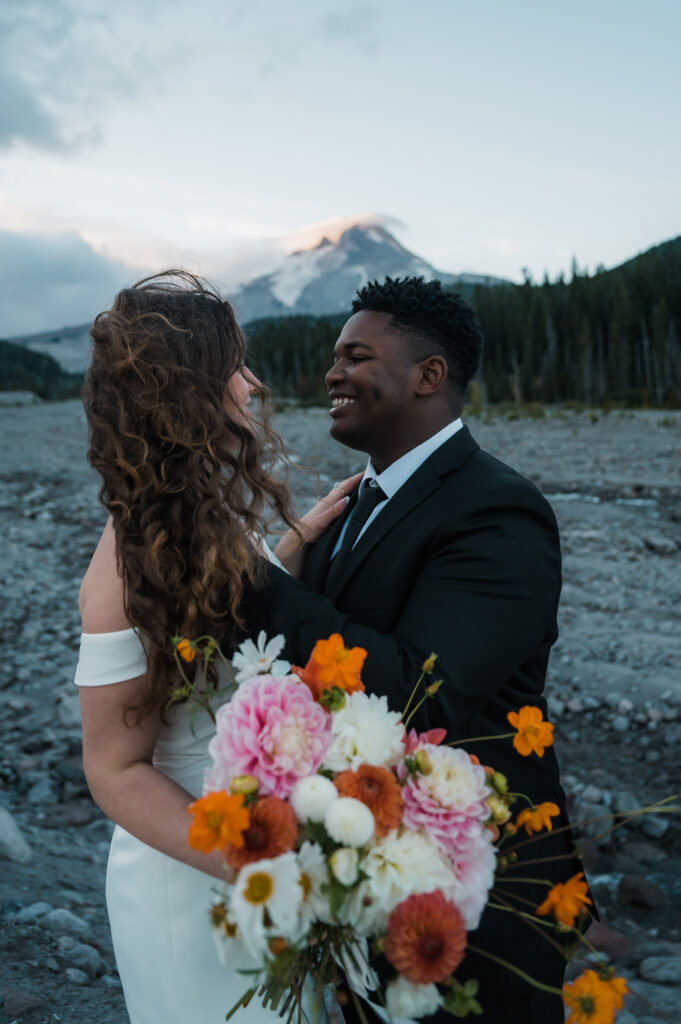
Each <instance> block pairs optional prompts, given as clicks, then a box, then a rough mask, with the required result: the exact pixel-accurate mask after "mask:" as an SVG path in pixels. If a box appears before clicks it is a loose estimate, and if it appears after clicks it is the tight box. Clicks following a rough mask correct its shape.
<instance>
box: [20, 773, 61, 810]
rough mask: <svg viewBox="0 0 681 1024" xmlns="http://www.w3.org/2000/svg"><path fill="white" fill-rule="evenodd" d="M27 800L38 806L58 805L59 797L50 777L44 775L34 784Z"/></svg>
mask: <svg viewBox="0 0 681 1024" xmlns="http://www.w3.org/2000/svg"><path fill="white" fill-rule="evenodd" d="M26 799H27V801H28V802H29V804H33V805H34V806H37V805H39V804H56V803H57V802H58V800H59V796H58V794H57V791H56V789H55V788H54V786H53V785H52V780H51V779H50V778H49V776H47V775H44V776H43V777H42V778H41V779H38V781H37V782H34V784H33V785H32V786H31V788H30V789H29V791H28V794H27V796H26Z"/></svg>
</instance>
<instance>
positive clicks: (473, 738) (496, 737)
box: [446, 732, 515, 747]
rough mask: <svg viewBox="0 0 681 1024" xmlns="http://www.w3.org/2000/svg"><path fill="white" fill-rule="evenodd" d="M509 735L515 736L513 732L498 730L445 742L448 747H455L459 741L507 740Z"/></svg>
mask: <svg viewBox="0 0 681 1024" xmlns="http://www.w3.org/2000/svg"><path fill="white" fill-rule="evenodd" d="M511 736H515V733H514V732H500V733H495V734H494V735H493V736H467V737H466V738H465V739H463V740H450V741H449V743H447V744H446V746H448V747H455V746H457V744H459V743H482V742H483V740H509V739H510V738H511Z"/></svg>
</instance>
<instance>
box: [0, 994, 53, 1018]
mask: <svg viewBox="0 0 681 1024" xmlns="http://www.w3.org/2000/svg"><path fill="white" fill-rule="evenodd" d="M2 995H3V997H4V998H3V1003H2V1009H3V1011H4V1013H5V1016H6V1017H7V1020H10V1021H11V1020H14V1019H15V1018H18V1017H25V1016H26V1014H27V1013H32V1011H33V1010H41V1009H42V1008H43V1006H44V1005H45V1000H44V999H43V998H42V997H41V996H39V995H38V993H37V992H28V991H26V989H23V988H6V989H3V991H2Z"/></svg>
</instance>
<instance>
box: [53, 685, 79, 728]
mask: <svg viewBox="0 0 681 1024" xmlns="http://www.w3.org/2000/svg"><path fill="white" fill-rule="evenodd" d="M57 718H58V719H59V722H60V724H61V725H63V726H64V727H65V728H67V729H75V728H77V727H78V726H80V697H79V696H78V694H77V693H75V694H70V695H68V696H66V695H65V694H62V697H61V700H60V701H59V703H58V704H57Z"/></svg>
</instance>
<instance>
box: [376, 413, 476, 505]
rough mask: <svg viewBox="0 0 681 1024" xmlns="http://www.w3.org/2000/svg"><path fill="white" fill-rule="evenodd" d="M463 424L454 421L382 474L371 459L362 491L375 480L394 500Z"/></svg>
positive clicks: (401, 457) (458, 420) (459, 421)
mask: <svg viewBox="0 0 681 1024" xmlns="http://www.w3.org/2000/svg"><path fill="white" fill-rule="evenodd" d="M462 427H463V423H462V421H461V418H460V417H459V419H456V420H452V422H451V423H448V424H447V425H446V426H444V427H443V428H442V430H438V432H437V434H433V435H432V437H429V438H427V439H426V440H425V441H423V442H422V443H421V444H418V445H416V447H415V448H412V449H410V451H408V452H405V454H404V455H401V456H400V458H399V459H396V460H395V462H393V463H391V465H389V466H388V468H387V469H384V470H383V472H382V473H377V472H376V470H375V469H374V467H373V464H372V462H371V459H369V462H368V463H367V468H366V469H365V470H364V476H363V477H362V479H361V481H360V491H359V493H360V494H361V493H362V490H363V488H364V485H365V484H366V483H367V481H369V480H375V481H376V483H377V484H378V485H379V487H380V488H381V490H382V491H383V493H384V494H385V496H386V498H392V496H393V494H395V493H396V492H397V491H399V489H400V487H401V486H402V484H404V483H406V482H407V480H408V479H409V477H410V476H411V475H412V474H413V473H415V472H416V470H417V469H418V468H419V466H421V465H423V463H424V462H425V461H426V459H427V458H428V457H429V456H430V455H432V454H433V452H434V451H436V449H438V448H439V447H440V445H443V444H444V443H445V441H448V440H449V438H450V437H453V436H454V434H456V432H457V430H461V428H462Z"/></svg>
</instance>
